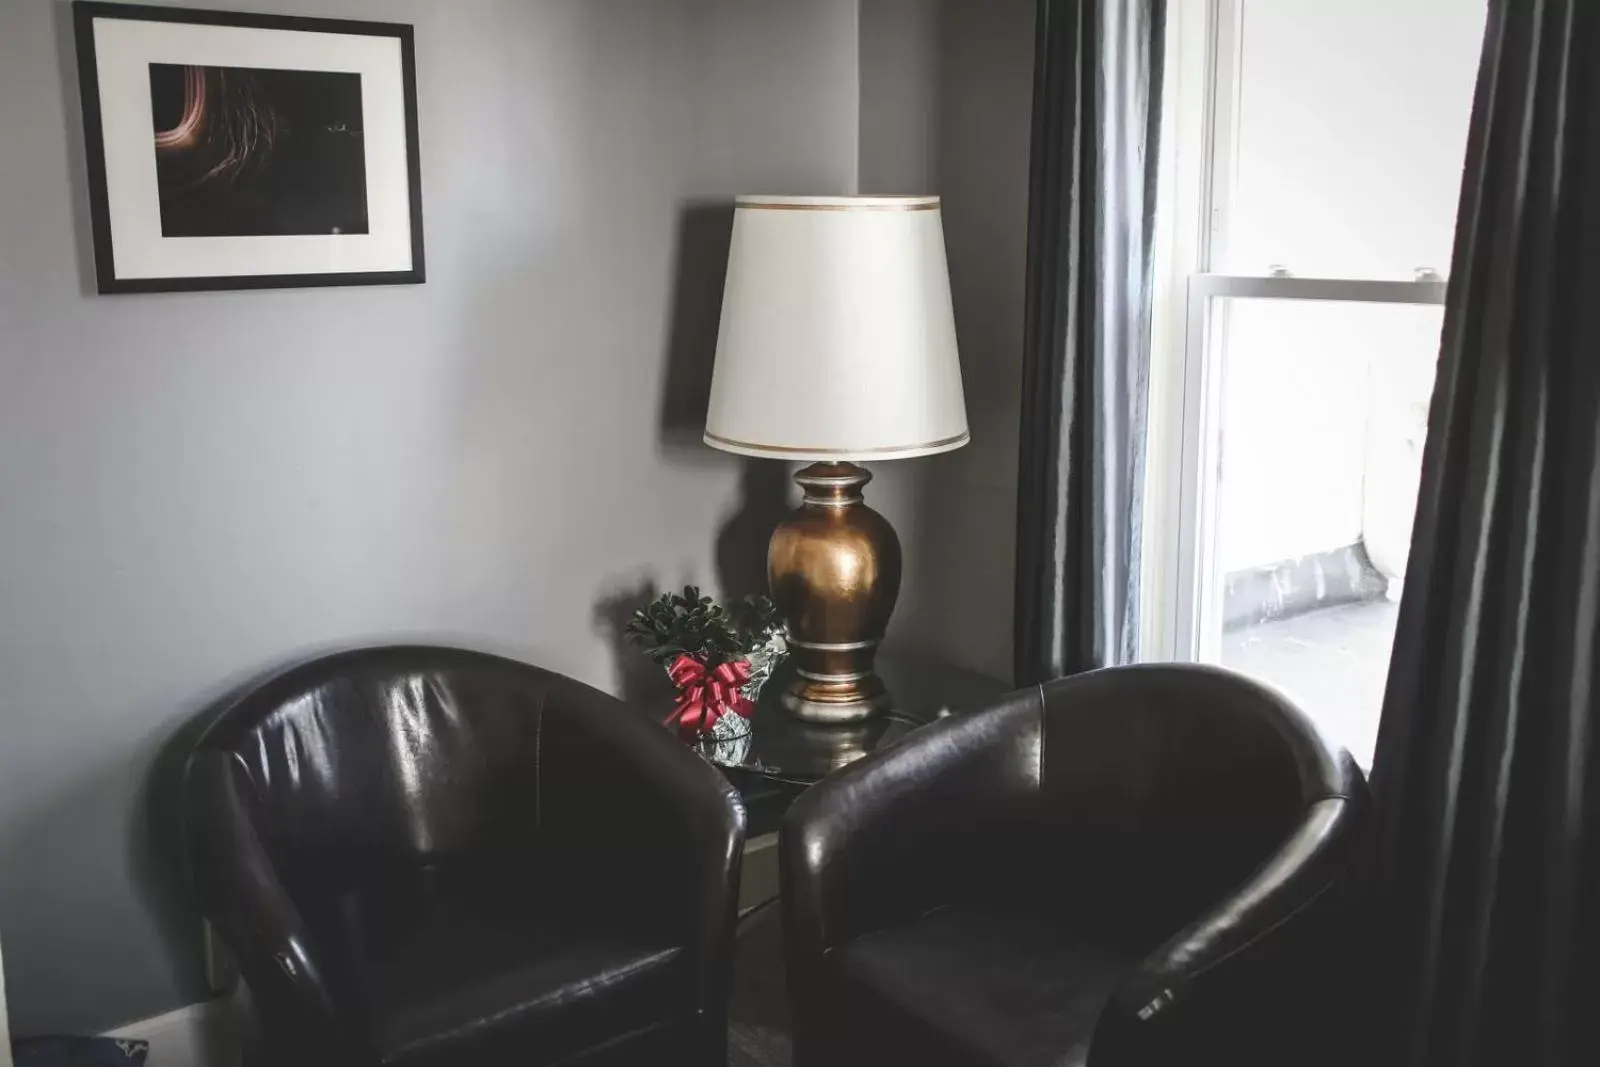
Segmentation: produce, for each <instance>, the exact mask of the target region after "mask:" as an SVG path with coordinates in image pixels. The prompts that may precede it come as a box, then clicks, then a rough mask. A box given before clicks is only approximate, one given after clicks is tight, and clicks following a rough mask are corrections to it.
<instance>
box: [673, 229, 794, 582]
mask: <svg viewBox="0 0 1600 1067" xmlns="http://www.w3.org/2000/svg"><path fill="white" fill-rule="evenodd" d="M732 233H733V203H732V201H730V200H697V201H690V202H688V203H686V204H685V205H684V206H683V209H682V211H681V212H680V214H679V216H678V250H677V262H676V274H675V278H674V282H673V304H672V322H671V326H670V328H669V331H668V335H667V354H666V360H667V365H666V374H665V376H664V378H663V381H662V389H661V408H660V442H661V448H662V452H663V454H664V455H665V456H667V457H669V459H671V460H674V461H677V462H682V463H686V464H695V465H707V464H725V463H727V462H729V460H730V457H728V456H726V455H725V454H722V453H718V452H716V451H714V450H712V449H711V448H710V447H709V446H707V445H706V444H705V443H704V441H703V440H702V439H701V435H702V433H703V432H704V431H705V425H706V405H707V402H708V401H709V399H710V395H711V367H712V363H713V361H714V360H715V358H716V352H717V326H718V323H719V320H720V319H721V316H722V286H723V281H724V279H725V278H726V276H727V271H728V242H729V239H730V237H731V236H732ZM780 401H781V398H777V397H774V398H773V402H774V403H778V402H780ZM738 462H739V464H740V465H741V469H740V474H739V504H738V506H737V507H736V508H735V510H734V511H733V513H732V514H730V515H729V516H728V517H727V518H726V519H725V520H724V522H723V525H722V527H721V529H720V530H719V531H718V533H717V539H716V553H715V554H716V566H717V582H718V586H719V588H720V589H721V592H722V595H723V596H724V597H730V598H731V597H739V596H743V595H745V594H746V593H764V592H766V589H767V541H768V539H769V538H770V537H771V535H772V530H773V528H774V527H775V526H777V525H778V523H780V522H782V521H783V519H784V517H785V516H787V515H788V513H789V509H790V503H789V472H788V464H785V463H779V462H775V461H773V460H763V459H748V458H742V457H741V458H739V459H738Z"/></svg>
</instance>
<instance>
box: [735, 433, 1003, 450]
mask: <svg viewBox="0 0 1600 1067" xmlns="http://www.w3.org/2000/svg"><path fill="white" fill-rule="evenodd" d="M704 436H705V441H706V443H707V444H721V445H729V446H731V447H733V448H746V449H750V450H751V451H755V452H788V453H794V454H796V455H810V454H812V453H816V454H819V455H828V456H882V455H887V454H889V453H891V452H915V451H919V450H921V449H925V448H952V447H959V446H961V445H964V444H966V443H967V442H968V441H970V440H972V434H971V433H958V434H956V435H955V436H953V437H945V438H941V439H940V440H938V441H928V442H926V443H924V444H920V445H885V446H883V447H881V448H812V447H809V446H807V447H800V446H798V445H757V444H752V443H750V442H749V441H735V440H733V439H732V438H731V437H719V436H718V435H716V434H714V433H712V432H711V431H710V430H707V431H706V432H705V435H704Z"/></svg>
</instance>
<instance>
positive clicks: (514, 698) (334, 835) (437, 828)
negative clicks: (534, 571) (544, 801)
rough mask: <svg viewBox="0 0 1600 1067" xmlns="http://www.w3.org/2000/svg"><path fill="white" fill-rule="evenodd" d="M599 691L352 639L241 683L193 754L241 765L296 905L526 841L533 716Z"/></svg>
mask: <svg viewBox="0 0 1600 1067" xmlns="http://www.w3.org/2000/svg"><path fill="white" fill-rule="evenodd" d="M580 694H581V695H580ZM595 700H602V701H608V702H609V701H611V698H609V697H605V696H603V695H602V694H599V693H596V692H595V691H594V690H591V689H589V688H588V687H587V686H584V685H582V684H581V683H578V682H575V681H573V680H572V679H569V678H565V677H563V676H561V675H558V674H555V673H553V672H550V671H545V670H541V669H539V668H537V667H531V666H528V665H526V664H521V663H516V662H513V661H511V660H506V659H501V658H498V657H495V656H489V655H484V654H482V653H476V652H467V651H463V650H459V649H448V648H433V647H423V646H396V647H385V648H372V649H362V650H358V651H354V652H344V653H339V654H336V655H332V656H328V657H325V658H322V659H318V660H315V661H313V662H310V663H306V664H303V665H301V666H299V667H296V668H294V669H293V670H290V671H289V672H287V673H285V674H282V675H280V676H278V677H277V678H274V679H272V680H271V681H269V682H267V683H265V684H264V685H262V686H261V687H259V688H257V689H255V690H254V691H253V692H250V693H249V694H247V695H246V696H244V697H243V698H242V699H240V700H239V701H238V702H237V703H235V704H233V705H232V706H231V707H229V708H227V709H226V710H225V711H224V712H222V713H221V714H220V715H219V717H218V718H217V719H216V721H215V722H213V723H212V725H211V726H210V727H209V728H208V729H207V731H206V732H205V734H204V735H203V736H202V737H201V739H200V741H199V743H198V745H197V748H196V753H195V758H203V757H204V755H205V754H207V753H222V754H225V755H226V756H227V757H228V758H229V759H231V760H233V761H236V762H237V764H238V765H239V766H240V767H242V769H243V770H244V772H245V774H246V775H247V776H248V778H249V781H250V784H251V792H252V793H253V796H252V797H251V800H252V805H253V817H254V821H255V822H256V824H257V830H258V832H259V833H261V834H262V836H263V838H264V839H265V840H264V842H263V843H264V844H265V845H266V847H267V848H268V850H269V852H270V853H271V856H272V859H273V863H274V866H275V867H276V869H277V871H278V874H279V877H280V878H282V879H283V880H284V882H285V885H286V887H287V888H288V889H289V891H290V893H291V894H292V895H293V896H295V897H296V898H298V899H301V900H302V901H303V900H305V899H306V898H307V897H308V896H312V897H314V896H322V897H326V896H328V895H336V894H338V893H339V892H342V891H343V890H345V889H347V888H349V887H351V886H353V885H356V884H357V883H358V882H362V881H370V880H372V879H373V878H374V876H375V875H376V874H378V873H380V872H383V871H386V870H388V871H395V872H396V873H399V872H400V871H403V870H406V869H416V868H420V867H426V866H430V865H434V864H439V863H444V862H448V861H449V860H450V859H451V858H452V857H455V856H461V855H468V854H480V855H481V854H483V853H484V852H486V851H487V852H495V851H497V850H504V851H515V850H518V849H519V848H525V846H527V845H529V844H531V840H530V839H531V838H532V836H533V835H534V834H535V833H536V832H537V827H538V825H539V816H540V812H539V802H540V796H539V759H540V751H539V749H540V726H541V720H542V718H543V717H544V716H545V714H546V713H547V712H549V711H550V710H551V709H557V710H559V709H560V708H561V707H563V706H564V705H567V704H570V703H573V702H575V701H581V702H584V703H588V704H590V705H591V706H592V702H593V701H595ZM527 851H531V850H527Z"/></svg>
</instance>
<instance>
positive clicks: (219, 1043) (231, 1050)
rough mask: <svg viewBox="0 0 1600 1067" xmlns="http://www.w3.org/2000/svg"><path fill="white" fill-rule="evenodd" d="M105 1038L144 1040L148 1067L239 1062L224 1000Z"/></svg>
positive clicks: (3, 1064)
mask: <svg viewBox="0 0 1600 1067" xmlns="http://www.w3.org/2000/svg"><path fill="white" fill-rule="evenodd" d="M0 1021H3V1020H0ZM106 1036H107V1037H122V1038H129V1039H131V1040H135V1041H148V1042H149V1043H150V1058H149V1060H148V1061H147V1063H148V1065H149V1067H239V1064H240V1061H241V1056H240V1052H239V1048H240V1042H239V1032H238V1026H237V1023H236V1016H235V1012H234V1009H233V1002H232V1001H231V1000H229V999H227V998H223V999H219V1000H206V1001H202V1002H200V1003H199V1004H189V1005H187V1006H185V1007H182V1008H179V1009H177V1010H176V1011H169V1012H167V1013H166V1014H165V1015H156V1016H153V1017H151V1018H149V1019H140V1020H138V1021H137V1022H131V1023H128V1024H127V1025H126V1026H119V1027H117V1028H115V1029H114V1030H111V1031H109V1032H108V1033H107V1034H106ZM0 1067H10V1063H9V1061H8V1060H0Z"/></svg>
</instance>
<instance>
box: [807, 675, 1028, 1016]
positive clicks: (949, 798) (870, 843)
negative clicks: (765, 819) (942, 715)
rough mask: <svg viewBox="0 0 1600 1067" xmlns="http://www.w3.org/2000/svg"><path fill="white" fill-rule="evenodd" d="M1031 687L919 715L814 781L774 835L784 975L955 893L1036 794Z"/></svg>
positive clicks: (817, 963) (809, 969)
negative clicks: (900, 736) (886, 743)
mask: <svg viewBox="0 0 1600 1067" xmlns="http://www.w3.org/2000/svg"><path fill="white" fill-rule="evenodd" d="M1039 723H1040V716H1039V698H1038V691H1037V689H1034V690H1026V691H1022V692H1019V693H1016V694H1013V695H1012V696H1011V697H1010V698H1008V699H1007V700H1006V702H1004V703H1002V704H999V705H996V706H994V707H991V708H989V709H988V710H985V711H983V712H981V713H976V714H972V715H965V716H953V717H951V718H948V719H943V720H940V721H938V722H935V723H932V724H930V725H928V726H925V727H923V728H921V729H919V730H917V731H916V732H914V733H912V734H911V735H909V736H908V737H906V738H905V739H904V740H903V741H901V742H900V743H899V744H896V745H894V746H892V747H890V748H888V749H885V750H883V751H882V752H879V753H878V754H876V755H874V756H870V757H868V758H866V759H863V760H861V761H859V762H857V763H855V764H852V765H851V766H849V767H846V768H845V769H843V770H841V771H839V772H837V773H835V774H834V775H832V776H831V777H829V778H827V779H826V780H824V781H823V782H821V783H819V784H817V785H815V786H813V787H811V789H810V790H808V791H807V792H806V793H805V794H803V795H802V796H801V797H800V798H799V799H798V800H797V801H796V802H795V803H794V804H793V806H791V807H790V809H789V812H788V814H787V816H786V817H785V819H784V823H783V829H782V834H781V839H780V845H779V861H780V864H781V868H782V879H783V897H782V900H783V908H784V925H785V944H786V952H787V955H788V960H789V968H790V976H791V979H790V980H791V987H794V986H797V985H804V984H807V983H808V982H809V981H810V979H811V977H812V976H813V975H814V974H815V968H817V967H819V966H820V965H821V963H822V959H823V957H824V956H825V955H826V953H827V952H828V951H829V950H830V949H832V948H836V947H838V946H839V945H842V944H844V943H846V942H848V941H850V940H852V939H854V938H856V937H859V936H861V935H863V934H866V933H869V932H871V931H872V930H874V929H879V928H881V927H883V926H886V925H890V924H892V923H895V922H898V921H901V920H904V919H909V918H913V917H915V916H917V915H920V914H924V913H926V912H927V911H930V910H933V909H934V908H937V907H940V906H943V905H947V904H951V903H954V902H955V901H954V897H955V896H956V895H957V894H958V893H959V892H960V890H961V887H962V886H963V885H964V884H965V883H966V881H969V880H971V879H972V878H973V877H974V876H975V875H977V874H978V873H979V872H980V871H981V870H982V869H983V867H984V866H985V864H984V857H985V855H986V853H985V849H986V848H988V847H992V846H993V844H994V842H995V838H996V835H995V833H994V831H997V830H1001V829H1003V828H1004V827H1006V826H1010V825H1018V824H1020V822H1021V821H1022V820H1020V819H1019V818H1018V817H1017V816H1018V814H1019V813H1020V812H1021V811H1023V810H1025V808H1026V806H1027V805H1029V804H1030V803H1031V802H1032V801H1033V800H1034V798H1035V797H1036V793H1037V787H1038V773H1039V752H1040V745H1039V737H1040V734H1039Z"/></svg>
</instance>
